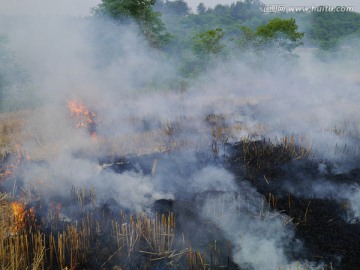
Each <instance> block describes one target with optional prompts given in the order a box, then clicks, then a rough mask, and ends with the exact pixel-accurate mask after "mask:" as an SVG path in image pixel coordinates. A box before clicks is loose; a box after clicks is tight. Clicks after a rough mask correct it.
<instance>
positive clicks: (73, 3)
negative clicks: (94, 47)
mask: <svg viewBox="0 0 360 270" xmlns="http://www.w3.org/2000/svg"><path fill="white" fill-rule="evenodd" d="M99 2H100V1H99V0H0V14H6V15H10V14H11V15H13V14H17V15H23V14H33V15H52V16H63V15H70V16H86V15H89V14H90V9H91V8H92V7H95V6H96V5H97V4H98V3H99ZM186 2H187V3H188V4H189V6H190V7H191V8H192V10H193V11H195V10H196V6H197V5H198V4H199V3H200V2H203V3H204V4H205V5H206V6H207V7H214V6H215V5H216V4H231V3H233V2H236V0H187V1H186ZM262 2H263V3H265V4H286V5H288V6H293V5H300V6H305V5H317V6H318V5H329V6H338V5H341V6H354V7H355V10H356V11H357V12H360V1H359V0H262Z"/></svg>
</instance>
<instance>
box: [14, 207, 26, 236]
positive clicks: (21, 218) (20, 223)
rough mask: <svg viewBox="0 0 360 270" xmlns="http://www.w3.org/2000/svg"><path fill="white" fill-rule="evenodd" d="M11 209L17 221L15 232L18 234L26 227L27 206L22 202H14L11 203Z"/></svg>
mask: <svg viewBox="0 0 360 270" xmlns="http://www.w3.org/2000/svg"><path fill="white" fill-rule="evenodd" d="M11 208H12V210H13V213H14V219H15V227H14V231H15V232H17V231H19V230H20V229H21V228H23V227H24V226H25V214H26V211H25V206H24V204H23V203H21V202H13V203H11Z"/></svg>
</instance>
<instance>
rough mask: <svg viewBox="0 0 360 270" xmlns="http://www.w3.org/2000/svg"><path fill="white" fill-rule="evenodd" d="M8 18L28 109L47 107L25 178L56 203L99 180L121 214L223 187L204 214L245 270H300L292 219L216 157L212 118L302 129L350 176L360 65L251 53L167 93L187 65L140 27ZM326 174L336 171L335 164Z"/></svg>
mask: <svg viewBox="0 0 360 270" xmlns="http://www.w3.org/2000/svg"><path fill="white" fill-rule="evenodd" d="M27 12H28V14H29V15H34V14H35V15H36V13H33V12H32V11H31V10H27ZM44 14H47V13H44ZM2 21H3V22H4V23H3V24H1V25H0V32H2V33H5V34H7V36H8V37H9V40H10V43H9V46H10V47H11V48H12V50H13V51H14V53H15V55H16V59H17V61H18V62H19V63H21V65H22V67H23V68H24V69H25V70H26V71H27V73H28V74H29V76H30V77H31V80H32V86H31V89H32V97H33V98H32V99H29V102H31V104H27V105H28V106H35V105H36V106H37V107H38V109H37V110H35V111H34V112H33V113H31V114H29V115H28V117H27V119H26V126H25V127H24V128H23V131H22V132H23V137H22V138H23V141H22V142H21V144H22V147H23V151H25V152H26V153H28V154H29V156H30V158H31V159H32V161H31V162H30V163H28V164H27V165H26V168H24V170H23V174H22V175H21V178H22V179H23V180H24V182H25V184H26V185H29V186H36V187H37V192H39V194H42V195H43V196H45V197H46V198H47V200H50V199H51V197H52V196H53V195H54V194H57V195H62V196H66V195H67V194H68V193H69V192H70V190H71V187H72V186H77V187H82V186H88V187H94V189H95V190H96V194H97V198H98V199H99V203H100V202H103V201H106V200H107V199H109V198H113V199H115V200H116V201H117V203H118V204H119V205H120V206H121V207H124V208H127V209H131V210H135V211H142V210H146V209H148V208H149V207H150V206H151V205H152V203H154V201H156V200H159V199H166V200H184V199H189V198H193V197H194V196H195V197H196V196H198V195H199V194H208V193H211V192H215V193H220V194H222V195H214V197H210V198H208V197H207V198H206V199H204V200H201V201H200V205H199V213H200V214H199V218H200V219H201V220H203V221H204V220H210V221H211V222H212V223H213V224H215V225H216V226H217V227H219V228H221V229H220V230H221V232H222V234H223V235H224V236H225V238H226V239H227V240H228V241H230V242H231V244H232V246H233V248H234V252H233V254H232V256H233V258H234V261H235V262H236V263H237V264H239V265H241V266H244V267H248V268H250V269H276V268H278V267H279V266H285V265H289V264H293V262H292V260H290V261H289V254H288V251H287V250H288V249H289V248H290V247H289V246H290V244H291V243H293V242H294V241H295V243H296V244H295V246H296V247H291V248H292V249H296V248H298V249H301V245H302V244H301V243H300V242H296V240H294V234H293V231H292V230H291V228H290V227H291V221H289V217H287V216H285V215H283V214H279V213H277V212H276V211H272V212H268V211H265V210H264V209H263V198H262V196H261V195H260V194H259V193H258V192H257V191H256V190H255V189H254V188H251V187H250V186H249V185H248V184H246V183H245V182H244V181H237V180H235V178H234V176H233V175H232V174H231V173H229V172H228V171H227V170H225V169H224V168H222V167H221V166H219V165H218V164H212V163H211V162H208V161H209V160H212V158H213V156H212V155H213V149H212V148H211V146H212V143H213V140H214V135H213V134H212V132H213V129H212V128H211V125H209V123H206V119H207V118H208V117H209V115H210V114H214V115H218V116H219V115H220V116H221V117H220V118H219V119H220V120H221V121H222V123H223V124H224V127H225V128H227V129H226V130H223V132H224V133H223V137H224V138H223V139H224V140H225V139H228V141H239V140H240V139H241V138H244V137H248V138H251V139H253V138H258V137H266V138H270V139H272V140H274V141H275V140H276V139H279V138H281V137H284V136H289V135H293V134H295V137H296V138H299V142H304V143H305V144H306V145H308V146H309V148H311V150H312V152H313V153H315V156H316V159H319V160H324V161H326V162H329V163H335V164H336V165H334V168H333V170H334V171H335V172H343V171H348V170H350V169H352V168H353V163H351V162H350V161H351V160H354V159H355V158H358V156H357V154H358V153H357V152H358V147H357V145H358V140H359V137H358V133H359V126H358V123H359V114H358V103H359V98H360V96H359V85H358V84H359V78H354V77H352V76H348V75H349V74H351V73H354V72H355V71H354V70H351V67H349V70H347V71H346V72H339V71H338V70H339V69H338V67H341V68H342V69H340V70H344V69H343V67H344V61H345V60H341V59H330V60H327V62H323V61H322V60H319V59H318V58H317V57H316V54H315V53H314V52H312V51H311V49H302V50H299V51H297V54H298V58H297V59H286V58H283V57H280V56H279V57H277V56H271V55H263V58H262V59H258V58H255V56H252V55H246V56H244V55H241V54H240V55H239V56H244V57H243V58H239V59H233V60H231V61H227V62H226V63H224V62H220V61H219V62H218V63H217V64H216V66H215V67H214V68H213V69H211V70H209V71H207V72H205V73H204V74H203V75H201V76H200V77H199V78H197V79H195V80H194V81H192V82H191V85H190V86H189V89H187V91H185V92H184V93H179V92H176V91H164V90H163V89H162V87H164V85H170V84H169V82H171V81H172V80H176V78H177V76H178V74H177V70H176V66H177V63H176V61H175V60H173V59H169V57H166V56H164V55H162V53H160V52H158V51H154V50H153V49H151V48H149V47H148V45H147V43H146V41H145V40H144V39H143V38H142V37H141V36H140V35H139V32H138V29H137V27H136V25H135V24H134V25H132V24H130V25H118V24H115V23H113V22H112V21H104V20H97V19H93V18H74V17H67V18H64V17H47V16H41V17H33V16H23V17H21V18H20V17H17V16H15V17H7V18H3V19H2ZM5 26H6V27H5ZM346 61H347V60H346ZM259 63H260V64H259ZM355 67H356V68H357V67H358V66H356V65H355ZM24 99H25V100H28V98H27V96H26V95H24ZM69 100H78V101H81V102H82V103H83V104H85V105H86V106H87V107H88V108H89V110H92V111H94V113H96V114H97V115H98V116H99V118H98V121H97V123H96V124H97V125H96V133H97V136H98V137H97V138H96V139H94V138H92V137H91V136H90V134H89V132H88V130H86V129H84V128H83V129H81V128H80V129H78V128H76V127H75V126H74V125H73V123H72V121H73V120H72V119H71V116H70V115H69V110H68V107H67V102H68V101H69ZM220 120H219V121H220ZM234 127H236V128H234ZM219 145H220V143H219ZM179 149H181V150H179ZM165 150H167V151H169V152H171V151H174V153H175V154H173V155H171V154H168V155H165V156H164V157H162V158H157V161H156V162H158V163H156V162H155V161H154V160H155V159H154V157H149V161H148V163H149V164H150V165H147V166H145V167H147V168H152V166H153V169H154V173H153V175H151V174H150V173H149V172H145V171H144V167H142V166H141V164H138V167H136V166H135V167H134V168H133V169H131V170H130V171H125V172H122V173H117V172H115V171H113V170H109V169H106V165H107V164H106V163H104V164H103V165H99V160H101V159H102V158H104V157H107V156H113V157H120V156H126V155H129V154H139V155H145V154H151V153H159V152H164V151H165ZM176 151H178V152H176ZM220 151H223V150H222V149H220ZM204 160H205V162H201V161H204ZM110 163H111V164H110V165H111V166H113V165H114V164H115V165H116V160H111V161H110ZM154 164H158V165H157V166H155V165H154ZM323 164H325V163H323ZM324 166H325V165H324ZM325 167H326V166H325ZM319 168H320V169H321V168H322V169H321V170H320V171H322V172H323V173H324V174H326V170H327V167H326V168H324V167H323V166H320V167H319ZM39 182H44V183H45V184H43V185H37V183H39ZM319 183H322V182H319ZM321 186H322V184H321ZM324 186H326V187H328V188H326V189H323V188H322V187H316V186H315V184H314V185H313V186H312V187H309V188H308V190H310V191H311V192H312V193H315V194H316V195H317V196H327V195H328V194H333V193H334V192H335V190H336V188H334V185H333V184H330V183H326V185H324ZM338 187H339V188H341V190H342V191H343V192H342V193H341V194H342V195H341V196H340V195H339V198H340V199H344V198H349V200H350V203H351V205H352V206H353V209H354V213H355V215H359V212H360V211H359V209H358V208H356V205H357V204H356V203H357V202H358V198H359V192H358V191H357V192H350V191H349V187H348V186H346V185H339V186H338ZM289 189H290V188H289ZM357 190H358V189H357ZM304 193H306V191H304ZM214 202H215V204H214ZM219 202H223V203H222V204H221V209H220V206H219V205H220V204H219ZM293 245H294V244H293Z"/></svg>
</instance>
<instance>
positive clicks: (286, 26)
mask: <svg viewBox="0 0 360 270" xmlns="http://www.w3.org/2000/svg"><path fill="white" fill-rule="evenodd" d="M297 29H298V26H297V24H296V22H295V19H293V18H290V19H280V18H274V19H272V20H270V21H269V22H268V23H267V24H265V25H260V26H258V27H257V28H256V30H255V31H253V30H252V29H250V28H249V27H244V26H243V27H242V28H241V30H242V32H243V35H242V37H241V38H240V39H239V45H240V46H241V47H247V48H249V47H253V48H256V49H257V50H263V49H265V48H269V47H273V48H278V49H282V50H285V51H287V52H291V51H293V50H294V49H295V48H296V47H298V46H300V45H302V41H301V40H302V38H303V37H304V33H300V32H298V31H297Z"/></svg>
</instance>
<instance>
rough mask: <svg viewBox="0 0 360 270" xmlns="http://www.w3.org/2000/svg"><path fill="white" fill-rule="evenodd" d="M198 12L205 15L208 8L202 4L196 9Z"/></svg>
mask: <svg viewBox="0 0 360 270" xmlns="http://www.w3.org/2000/svg"><path fill="white" fill-rule="evenodd" d="M196 12H197V14H199V15H203V14H205V13H206V7H205V5H204V3H200V4H199V5H198V6H197V7H196Z"/></svg>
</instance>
